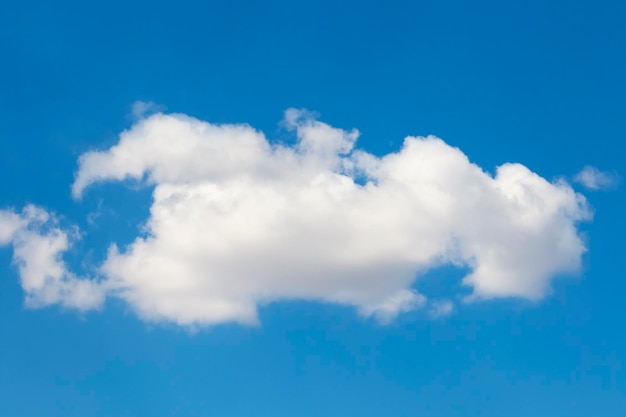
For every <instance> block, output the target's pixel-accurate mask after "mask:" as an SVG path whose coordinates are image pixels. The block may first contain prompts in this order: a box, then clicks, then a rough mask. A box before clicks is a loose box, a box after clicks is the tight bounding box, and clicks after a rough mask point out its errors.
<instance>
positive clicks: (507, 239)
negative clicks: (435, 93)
mask: <svg viewBox="0 0 626 417" xmlns="http://www.w3.org/2000/svg"><path fill="white" fill-rule="evenodd" d="M285 124H286V126H287V127H288V128H289V129H292V130H294V131H295V134H296V136H297V139H298V140H297V143H296V144H295V145H293V146H286V145H279V144H272V143H270V142H268V140H267V139H266V138H265V136H264V135H263V134H262V133H261V132H258V131H256V130H254V129H253V128H252V127H250V126H247V125H214V124H210V123H207V122H203V121H200V120H197V119H193V118H190V117H187V116H184V115H177V114H171V115H164V114H155V115H152V116H150V117H148V118H146V119H143V120H141V121H139V122H138V123H137V124H135V125H134V126H133V127H132V128H131V129H129V130H127V131H125V132H123V133H122V134H121V135H120V141H119V143H118V144H117V145H115V146H113V147H112V148H110V149H108V150H105V151H94V152H88V153H86V154H84V155H82V156H81V157H80V161H79V169H78V171H77V173H76V179H75V182H74V184H73V187H72V192H73V195H74V196H75V197H76V198H79V197H81V196H82V194H83V192H84V190H85V189H86V188H87V187H89V186H91V185H93V184H94V183H97V182H101V181H121V180H129V179H130V180H135V181H145V182H147V183H148V184H152V185H154V186H155V188H154V192H153V205H152V207H151V211H150V217H149V219H148V220H147V223H146V229H147V233H146V234H145V235H143V236H139V237H137V238H136V240H135V241H134V242H133V243H132V244H131V245H129V246H128V247H125V248H118V247H116V246H115V245H113V246H112V247H111V248H110V250H109V253H108V256H107V259H106V261H105V262H104V264H103V265H102V266H101V272H102V274H103V276H104V277H105V280H106V283H105V286H106V288H107V291H108V292H109V294H110V295H112V296H116V297H120V298H122V299H124V300H126V301H127V302H128V303H129V304H130V305H131V306H132V307H133V308H134V309H135V310H136V311H137V312H138V314H139V315H140V316H141V317H143V318H144V319H147V320H164V321H171V322H176V323H179V324H183V325H191V324H194V325H198V324H199V325H202V324H213V323H219V322H226V321H235V322H240V323H255V322H256V321H257V308H258V306H259V305H263V304H266V303H270V302H273V301H277V300H286V299H301V300H316V301H322V302H330V303H339V304H344V305H351V306H354V307H356V308H357V309H358V311H359V312H360V313H361V314H362V315H364V316H373V317H376V318H377V319H379V320H380V321H383V322H385V321H389V320H392V319H393V318H394V317H395V316H396V315H397V314H399V313H403V312H406V311H410V310H412V309H416V308H420V307H423V306H424V305H425V304H426V303H427V301H426V298H425V296H424V295H421V294H418V293H416V292H415V291H413V290H412V289H411V287H412V285H413V283H414V281H415V279H416V277H417V276H419V274H422V273H424V272H426V271H428V270H429V269H431V268H433V267H436V266H439V265H442V264H448V263H453V264H455V265H459V266H469V267H470V268H471V273H470V274H469V275H468V276H467V277H465V279H464V280H463V283H464V284H465V285H466V286H469V287H471V288H472V289H473V292H472V295H471V296H470V297H469V298H468V299H469V300H480V299H489V298H494V297H522V298H527V299H532V300H539V299H541V298H542V297H544V296H545V295H546V294H548V293H549V291H550V283H551V281H552V280H553V279H554V278H555V277H557V276H559V275H561V274H573V273H576V272H577V271H578V270H579V268H580V264H581V256H582V254H583V253H584V251H585V246H584V244H583V242H582V240H581V238H580V237H579V235H578V232H577V229H576V225H577V223H578V222H579V221H582V220H587V219H589V218H590V214H589V211H588V209H587V206H586V201H585V199H584V197H582V196H581V195H580V194H577V193H575V192H574V191H573V190H572V189H571V187H570V186H569V185H568V184H566V183H565V182H555V183H550V182H548V181H546V180H545V179H543V178H542V177H540V176H539V175H537V174H535V173H533V172H531V171H530V170H528V169H527V168H526V167H524V166H522V165H519V164H510V163H506V164H503V165H501V166H500V167H498V168H497V171H496V175H495V177H492V176H491V175H489V174H488V173H486V172H484V171H483V170H481V169H480V168H479V167H478V166H476V165H474V164H472V163H471V162H470V161H469V160H468V158H467V157H466V156H465V155H464V154H463V152H461V151H460V150H459V149H457V148H454V147H451V146H449V145H447V144H446V143H445V142H443V141H442V140H440V139H438V138H435V137H432V136H429V137H407V138H406V139H405V141H404V144H403V146H402V148H401V149H400V150H399V151H398V152H396V153H390V154H388V155H384V156H382V157H378V156H375V155H372V154H369V153H366V152H364V151H362V150H355V149H354V145H355V142H356V140H357V138H358V132H357V131H356V130H352V131H344V130H341V129H337V128H334V127H331V126H329V125H327V124H324V123H321V122H319V121H316V120H314V119H313V118H311V116H310V115H309V114H307V113H305V112H303V111H299V110H294V109H291V110H288V111H287V112H286V115H285ZM1 230H2V229H0V233H2V232H1ZM0 238H1V237H0ZM99 288H100V287H99ZM432 308H433V310H431V311H435V312H441V313H445V312H446V309H447V307H446V305H439V304H434V305H433V307H432Z"/></svg>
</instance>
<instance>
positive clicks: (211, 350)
mask: <svg viewBox="0 0 626 417" xmlns="http://www.w3.org/2000/svg"><path fill="white" fill-rule="evenodd" d="M267 3H269V4H267ZM624 22H626V3H624V2H621V1H602V0H600V1H549V2H546V1H536V0H533V1H519V2H507V1H496V0H493V1H473V2H468V1H456V2H451V1H450V2H445V1H438V2H436V1H430V2H424V1H414V2H408V1H407V2H385V3H383V2H363V1H359V2H357V1H354V2H348V1H333V2H330V1H316V2H293V1H289V2H287V1H272V2H246V1H231V2H225V1H224V2H215V1H212V2H189V1H180V2H165V1H151V2H139V1H134V2H128V1H106V2H85V1H55V2H52V1H50V2H44V1H34V2H33V1H22V2H16V1H5V2H4V3H3V5H2V9H1V10H0V207H7V206H12V207H18V208H19V207H21V206H22V205H23V204H24V203H25V202H32V203H36V204H41V205H44V206H45V207H47V208H49V209H51V210H54V211H56V212H58V213H61V214H63V215H64V216H65V218H66V220H67V222H69V223H75V224H78V225H80V226H81V228H82V230H83V231H84V232H85V233H86V236H85V239H84V240H83V241H81V242H80V243H79V245H78V246H77V248H76V249H74V250H73V252H72V253H70V254H69V255H68V260H69V262H70V263H71V264H72V267H74V268H78V269H80V267H81V264H82V261H83V259H87V260H88V261H90V262H93V263H97V262H98V260H99V259H102V257H103V256H104V249H105V247H106V244H108V243H109V242H111V241H117V242H120V243H124V242H128V241H129V240H130V239H132V237H133V236H134V235H135V234H136V230H137V229H136V227H137V224H139V223H140V222H141V221H142V220H143V219H144V218H145V217H146V215H147V210H148V207H149V205H150V190H140V191H136V190H135V191H133V190H127V189H124V188H123V187H122V186H120V185H106V186H102V187H98V189H97V190H91V191H90V192H89V193H88V194H87V195H86V197H85V199H84V201H82V202H74V201H72V200H71V198H70V193H69V187H70V184H71V182H72V179H73V172H74V170H75V167H76V159H77V157H78V156H79V155H80V154H81V153H82V152H84V151H86V150H88V149H92V148H103V147H106V146H110V145H111V144H113V143H115V141H116V136H117V134H118V133H119V132H120V131H121V130H122V129H124V128H127V127H128V126H130V124H131V121H132V120H131V117H130V110H131V105H132V103H133V102H134V101H135V100H146V101H148V100H151V101H154V102H156V103H159V104H163V105H165V106H167V109H168V110H169V111H175V112H183V113H186V114H189V115H192V116H195V117H198V118H201V119H205V120H209V121H212V122H247V123H249V124H251V125H253V126H255V127H257V128H259V129H262V130H263V131H265V132H266V133H267V135H268V136H269V137H274V138H276V137H283V136H285V135H286V134H285V132H282V131H281V130H280V128H279V127H278V125H277V122H278V121H279V120H280V119H281V117H282V111H283V110H285V109H286V108H288V107H306V108H308V109H311V110H315V111H318V112H320V113H321V116H322V119H323V120H324V121H326V122H329V123H330V124H333V125H335V126H339V127H343V128H352V127H357V128H358V129H359V130H360V131H361V132H362V137H361V139H360V141H359V146H360V147H362V148H364V149H367V150H368V151H370V152H373V153H377V154H383V153H386V152H389V151H392V150H396V149H397V148H398V147H399V145H400V144H401V141H402V138H403V137H404V136H406V135H426V134H435V135H437V136H439V137H441V138H443V139H444V140H446V141H447V142H448V143H450V144H452V145H455V146H459V147H460V148H461V149H463V151H464V152H466V153H467V154H468V155H469V156H470V158H471V159H472V160H473V161H474V162H476V163H478V164H479V165H480V166H482V167H483V168H485V169H487V170H493V169H494V167H495V166H497V165H499V164H501V163H503V162H507V161H511V162H512V161H516V162H522V163H524V164H525V165H527V166H528V167H530V168H531V169H532V170H534V171H536V172H538V173H539V174H541V175H543V176H544V177H546V178H550V179H554V178H557V177H559V176H566V177H570V178H571V176H573V175H574V174H575V173H576V172H577V171H578V170H580V169H581V168H582V167H583V166H584V165H586V164H591V165H595V166H597V167H599V168H600V169H605V170H609V171H613V170H615V171H618V172H621V173H622V174H624V173H625V172H626V170H625V168H626V166H625V165H626V164H625V160H626V159H625V150H626V149H625V146H624V145H623V142H624V138H625V137H626V136H625V135H626V79H625V76H624V75H625V74H626V24H625V23H624ZM587 196H588V198H589V200H590V202H591V203H592V204H593V206H594V208H595V212H596V218H595V220H594V221H593V222H592V223H590V224H586V225H583V226H582V230H583V231H584V233H585V234H586V236H587V241H588V245H589V249H590V250H589V253H588V254H586V255H585V259H584V264H585V270H584V272H583V274H582V275H581V276H580V277H578V278H575V279H562V280H559V281H557V283H556V285H555V291H554V294H553V295H552V296H551V297H549V298H548V299H546V300H545V301H543V302H541V303H539V304H536V305H532V304H528V303H523V302H515V301H496V302H487V303H481V304H474V305H469V306H460V307H459V309H458V311H457V312H456V313H455V314H454V315H453V316H452V317H449V318H447V319H444V320H435V321H433V320H429V319H426V318H425V317H424V315H423V314H420V313H416V314H413V315H408V316H406V317H403V318H401V319H399V320H398V321H397V322H395V323H394V324H392V325H390V326H387V327H381V326H379V325H377V324H376V323H373V322H370V321H364V320H362V319H360V318H358V317H357V316H356V314H355V313H354V312H353V311H352V310H350V309H344V308H338V307H333V306H327V305H315V304H306V303H283V304H276V305H272V306H269V307H267V308H264V309H263V310H262V311H261V316H262V317H261V318H262V323H263V324H262V326H261V327H258V328H245V327H239V326H231V325H223V326H217V327H214V328H210V329H205V330H202V331H200V332H198V333H195V334H192V333H189V332H188V331H187V330H184V329H178V328H175V327H172V326H161V325H156V326H155V325H149V324H145V323H142V322H141V321H139V320H138V319H137V318H136V317H135V316H134V315H133V314H132V312H130V311H128V309H127V308H126V307H125V306H124V305H121V304H118V303H116V302H109V303H108V304H107V306H106V308H105V309H104V311H103V312H101V313H89V314H85V315H80V314H77V313H75V312H68V311H63V310H61V309H57V308H48V309H45V310H26V309H24V308H23V305H22V304H23V294H22V291H21V289H20V287H19V282H18V277H17V274H16V271H15V269H14V268H13V267H11V265H10V263H11V251H10V249H7V248H4V249H0V416H7V417H40V416H77V417H78V416H80V417H84V416H149V417H157V416H228V417H239V416H241V417H244V416H245V417H249V416H259V417H261V416H272V417H273V416H290V417H292V416H296V417H299V416H303V417H304V416H324V417H327V416H328V417H330V416H363V417H369V416H372V417H374V416H376V417H379V416H385V417H395V416H427V417H431V416H432V417H447V416H460V417H462V416H487V417H492V416H493V417H501V416H510V417H516V416H520V417H521V416H533V417H553V416H568V417H590V416H601V417H612V416H615V417H622V416H624V415H626V376H625V373H624V372H625V369H624V368H625V366H626V363H624V361H625V360H626V336H625V332H624V330H625V328H624V321H623V320H624V317H625V315H626V308H625V303H624V294H625V290H626V281H625V280H624V278H625V276H624V275H625V274H624V267H623V260H624V244H623V239H624V236H625V232H626V223H625V221H624V214H625V213H626V198H625V197H626V195H625V192H624V187H621V188H619V189H617V190H616V191H612V192H607V193H587ZM96 210H97V211H98V212H100V213H101V215H100V217H98V218H97V219H96V221H95V223H94V224H92V225H90V224H88V222H87V221H86V218H87V215H88V214H89V213H93V212H95V211H96ZM461 276H462V271H455V270H450V269H444V270H441V271H435V272H433V273H432V274H431V275H430V276H429V277H426V278H425V279H424V281H423V282H420V283H418V284H417V286H418V288H420V286H428V288H429V290H430V291H431V293H432V292H434V293H437V292H439V293H440V294H441V295H445V294H446V292H447V291H450V290H451V289H454V290H456V288H457V287H458V285H459V280H460V278H461Z"/></svg>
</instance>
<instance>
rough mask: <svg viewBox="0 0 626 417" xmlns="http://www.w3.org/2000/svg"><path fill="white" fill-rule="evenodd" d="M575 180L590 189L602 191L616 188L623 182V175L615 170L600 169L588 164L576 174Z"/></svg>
mask: <svg viewBox="0 0 626 417" xmlns="http://www.w3.org/2000/svg"><path fill="white" fill-rule="evenodd" d="M574 181H576V182H577V183H579V184H581V185H582V186H584V187H585V188H587V189H589V190H594V191H602V190H612V189H615V188H616V187H617V186H618V185H619V183H620V182H621V177H620V176H619V174H617V173H615V172H607V171H600V170H599V169H598V168H596V167H593V166H590V165H587V166H586V167H584V168H583V169H582V171H580V172H579V173H578V174H576V176H575V177H574Z"/></svg>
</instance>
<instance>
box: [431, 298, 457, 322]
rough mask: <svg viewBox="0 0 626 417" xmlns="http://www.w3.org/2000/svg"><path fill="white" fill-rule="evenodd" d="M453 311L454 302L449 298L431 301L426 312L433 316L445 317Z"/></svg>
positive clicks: (435, 317) (436, 317)
mask: <svg viewBox="0 0 626 417" xmlns="http://www.w3.org/2000/svg"><path fill="white" fill-rule="evenodd" d="M453 311H454V304H453V303H452V301H450V300H437V301H433V302H432V303H431V306H430V309H429V310H428V314H429V315H430V316H431V317H432V318H434V319H438V318H442V317H447V316H449V315H450V314H452V312H453Z"/></svg>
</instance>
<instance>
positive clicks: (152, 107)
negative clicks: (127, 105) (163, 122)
mask: <svg viewBox="0 0 626 417" xmlns="http://www.w3.org/2000/svg"><path fill="white" fill-rule="evenodd" d="M165 109H166V107H165V106H163V105H162V104H156V103H155V102H153V101H141V100H137V101H135V102H134V103H133V106H132V108H131V115H132V117H133V119H135V120H139V119H143V118H144V117H147V116H150V115H152V114H154V113H161V112H163V111H165Z"/></svg>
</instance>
